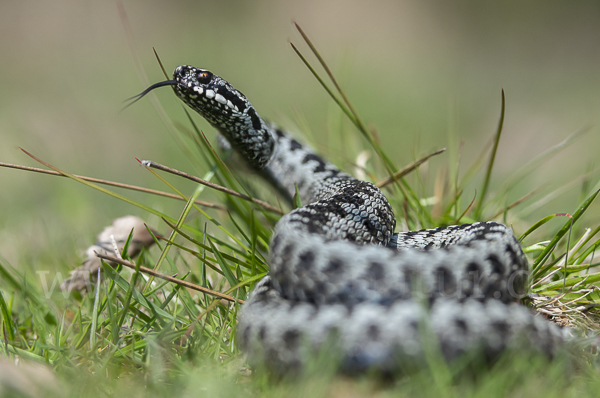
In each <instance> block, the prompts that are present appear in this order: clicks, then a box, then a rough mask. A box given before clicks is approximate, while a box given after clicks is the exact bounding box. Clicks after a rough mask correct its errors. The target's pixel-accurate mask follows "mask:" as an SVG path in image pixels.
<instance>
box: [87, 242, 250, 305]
mask: <svg viewBox="0 0 600 398" xmlns="http://www.w3.org/2000/svg"><path fill="white" fill-rule="evenodd" d="M96 256H98V257H99V258H101V259H103V260H106V261H110V262H113V263H117V264H121V265H124V266H125V267H128V268H131V269H136V268H137V266H136V265H135V264H132V263H130V262H129V261H125V260H121V259H120V258H117V257H112V256H107V255H104V254H101V253H98V252H96ZM139 269H140V272H143V273H144V274H148V275H152V276H155V277H157V278H160V279H164V280H166V281H169V282H173V283H176V284H178V285H181V286H184V287H187V288H189V289H192V290H196V291H198V292H202V293H206V294H210V295H211V296H215V297H218V298H221V299H223V300H227V301H231V302H238V303H240V304H243V303H244V300H240V299H237V298H235V297H232V296H228V295H227V294H223V293H219V292H215V291H214V290H210V289H207V288H205V287H202V286H198V285H196V284H194V283H191V282H187V281H184V280H181V279H177V278H174V277H172V276H170V275H167V274H163V273H162V272H158V271H154V270H153V269H150V268H146V267H142V266H139Z"/></svg>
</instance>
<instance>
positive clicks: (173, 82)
mask: <svg viewBox="0 0 600 398" xmlns="http://www.w3.org/2000/svg"><path fill="white" fill-rule="evenodd" d="M165 86H181V87H183V88H184V89H187V87H186V86H185V85H184V84H183V83H181V82H178V81H177V80H165V81H164V82H158V83H154V84H153V85H151V86H150V87H148V88H147V89H145V90H144V91H142V92H141V93H139V94H137V95H134V96H133V97H130V98H127V99H126V100H125V101H124V102H128V101H130V102H129V103H128V104H127V105H125V106H124V107H123V109H121V112H122V111H124V110H125V109H127V108H129V107H130V106H131V105H133V104H135V103H136V102H138V101H139V100H141V99H142V98H144V97H145V96H146V94H148V93H149V92H150V91H152V90H154V89H156V88H159V87H165Z"/></svg>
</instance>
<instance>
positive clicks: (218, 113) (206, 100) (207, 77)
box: [173, 65, 250, 126]
mask: <svg viewBox="0 0 600 398" xmlns="http://www.w3.org/2000/svg"><path fill="white" fill-rule="evenodd" d="M173 81H174V82H176V84H174V85H173V90H175V94H176V95H177V97H179V98H180V99H181V100H182V101H183V102H185V103H186V104H187V105H188V106H189V107H191V108H192V109H194V110H196V111H197V112H198V113H200V114H201V115H202V116H203V117H204V118H206V119H208V121H209V122H211V123H212V124H215V125H217V126H218V125H219V124H220V122H222V121H223V119H230V118H231V116H235V115H236V114H241V113H243V112H244V110H245V109H246V108H248V107H249V106H250V103H249V102H248V100H247V99H246V97H245V96H244V94H242V93H241V92H239V91H238V90H236V89H235V88H234V87H233V86H232V85H231V84H229V83H228V82H227V81H225V80H224V79H222V78H220V77H219V76H217V75H215V74H214V73H212V72H210V71H208V70H206V69H200V68H196V67H194V66H189V65H181V66H178V67H177V68H175V71H174V72H173ZM232 114H233V115H232Z"/></svg>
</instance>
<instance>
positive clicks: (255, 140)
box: [123, 65, 275, 170]
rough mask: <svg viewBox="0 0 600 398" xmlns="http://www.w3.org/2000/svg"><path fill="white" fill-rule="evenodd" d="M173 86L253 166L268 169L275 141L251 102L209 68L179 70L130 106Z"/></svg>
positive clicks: (150, 88)
mask: <svg viewBox="0 0 600 398" xmlns="http://www.w3.org/2000/svg"><path fill="white" fill-rule="evenodd" d="M164 86H171V87H172V88H173V90H174V91H175V94H176V95H177V97H178V98H179V99H181V100H182V101H183V102H184V103H185V104H186V105H188V106H189V107H190V108H192V109H193V110H195V111H196V112H198V113H199V114H200V115H201V116H202V117H203V118H204V119H206V120H207V121H208V122H209V123H210V124H212V125H213V126H214V127H215V128H216V129H217V130H219V131H220V132H221V133H222V134H223V136H225V138H226V139H227V140H228V141H229V142H230V143H231V145H232V146H233V147H234V148H235V149H237V150H238V151H239V152H241V154H242V155H243V157H244V158H245V159H246V160H247V161H248V162H249V164H250V165H251V166H252V167H254V168H256V169H258V170H260V169H262V168H264V167H265V166H266V165H267V163H268V162H269V159H270V158H271V155H272V153H273V150H274V148H275V138H274V136H273V134H272V133H271V131H270V129H269V127H268V126H267V124H266V123H265V122H264V121H263V120H262V119H261V118H260V117H259V116H258V114H257V113H256V110H255V109H254V107H253V106H252V104H250V102H249V101H248V99H247V98H246V97H245V96H244V94H242V93H241V92H239V91H238V90H236V89H235V88H234V87H233V86H232V85H231V84H229V83H228V82H227V81H226V80H224V79H222V78H220V77H219V76H217V75H215V74H214V73H212V72H210V71H207V70H206V69H200V68H196V67H194V66H189V65H181V66H178V67H177V68H175V71H174V72H173V80H167V81H163V82H159V83H155V84H153V85H151V86H150V87H148V88H147V89H146V90H144V91H143V92H142V93H140V94H138V95H136V96H134V97H131V98H129V99H128V101H130V102H129V104H128V105H127V106H125V108H123V109H126V108H127V107H129V106H131V105H133V104H134V103H135V102H137V101H139V100H140V99H141V98H142V97H144V96H145V95H146V94H148V93H149V92H150V91H152V90H154V89H156V88H158V87H164Z"/></svg>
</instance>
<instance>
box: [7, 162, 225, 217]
mask: <svg viewBox="0 0 600 398" xmlns="http://www.w3.org/2000/svg"><path fill="white" fill-rule="evenodd" d="M0 167H9V168H12V169H17V170H25V171H33V172H35V173H42V174H50V175H54V176H59V177H67V176H65V175H64V174H61V173H59V172H57V171H53V170H46V169H39V168H37V167H29V166H21V165H18V164H12V163H4V162H0ZM73 176H74V177H77V178H80V179H82V180H84V181H88V182H94V183H96V184H103V185H110V186H113V187H118V188H124V189H131V190H133V191H139V192H145V193H151V194H153V195H159V196H164V197H167V198H172V199H178V200H184V199H183V198H182V197H181V196H178V195H175V194H172V193H167V192H163V191H158V190H156V189H150V188H144V187H139V186H137V185H130V184H123V183H120V182H113V181H108V180H102V179H100V178H93V177H85V176H80V175H77V174H73ZM194 203H196V204H198V205H200V206H204V207H210V208H213V209H219V210H227V208H226V207H224V206H221V205H218V204H216V203H210V202H205V201H203V200H196V201H195V202H194Z"/></svg>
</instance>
